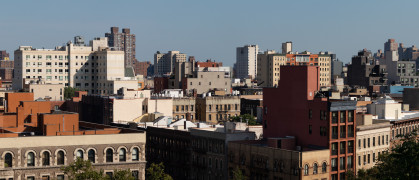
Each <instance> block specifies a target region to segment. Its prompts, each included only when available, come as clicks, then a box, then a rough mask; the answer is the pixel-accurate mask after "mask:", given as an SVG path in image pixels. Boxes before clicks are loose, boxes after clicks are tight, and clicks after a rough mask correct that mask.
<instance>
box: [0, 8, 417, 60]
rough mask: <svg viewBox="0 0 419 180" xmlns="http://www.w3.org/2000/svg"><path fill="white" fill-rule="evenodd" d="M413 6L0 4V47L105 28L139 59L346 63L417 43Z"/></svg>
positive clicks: (58, 40) (49, 44)
mask: <svg viewBox="0 0 419 180" xmlns="http://www.w3.org/2000/svg"><path fill="white" fill-rule="evenodd" d="M418 5H419V1H403V2H400V1H390V0H381V1H372V0H371V1H331V0H330V1H329V0H324V1H321V0H320V1H314V0H308V1H296V0H292V1H279V0H276V1H263V0H261V1H255V0H240V1H239V0H237V1H232V0H231V1H230V0H228V1H226V0H220V1H218V0H212V1H197V0H195V1H193V0H178V1H174V0H171V1H169V0H168V1H163V0H153V1H106V0H101V1H96V0H83V1H77V0H76V1H74V0H73V1H60V0H54V1H53V0H43V1H14V0H13V1H2V3H1V7H2V8H1V10H0V50H4V49H5V50H7V51H9V52H10V53H11V54H12V53H13V51H14V50H15V49H17V48H18V46H19V45H31V46H34V47H36V48H42V47H44V48H54V47H55V46H59V45H63V43H65V42H67V41H69V40H72V39H73V37H74V36H76V35H82V36H84V37H85V39H86V40H90V39H92V38H93V37H99V36H104V34H105V32H109V29H110V27H111V26H119V27H120V28H123V27H129V28H131V32H132V33H134V34H136V37H137V59H139V60H140V61H146V60H148V61H153V54H154V53H155V52H156V51H162V52H167V51H168V50H180V51H181V52H183V53H186V54H188V55H193V56H195V57H196V58H197V59H198V60H200V61H202V60H206V59H209V58H211V59H213V60H216V61H222V62H224V64H226V65H232V64H233V63H234V62H235V58H236V57H235V48H236V47H238V46H243V45H245V44H258V45H259V47H260V49H262V50H266V49H275V50H280V48H281V43H282V42H285V41H293V43H294V50H296V51H304V50H308V51H311V52H314V53H317V52H319V51H331V52H334V53H336V54H337V56H338V58H339V59H341V60H342V61H344V62H349V61H350V58H351V57H352V56H353V55H355V54H356V53H357V52H358V50H360V49H363V48H368V49H370V50H372V51H373V52H375V51H376V50H377V49H382V48H383V43H384V42H385V41H386V40H387V39H388V38H395V39H396V41H397V42H402V43H404V44H405V45H406V46H411V45H413V44H419V43H418V42H419V36H418V35H417V34H418V33H419V24H418V23H417V22H416V21H417V18H418V11H417V8H416V7H418Z"/></svg>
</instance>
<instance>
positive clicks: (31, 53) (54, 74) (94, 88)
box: [13, 38, 138, 95]
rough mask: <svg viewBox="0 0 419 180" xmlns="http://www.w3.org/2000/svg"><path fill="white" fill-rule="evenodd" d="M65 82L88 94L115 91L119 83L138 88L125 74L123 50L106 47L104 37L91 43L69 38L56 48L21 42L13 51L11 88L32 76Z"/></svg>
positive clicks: (123, 85) (66, 84)
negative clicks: (36, 46)
mask: <svg viewBox="0 0 419 180" xmlns="http://www.w3.org/2000/svg"><path fill="white" fill-rule="evenodd" d="M39 79H41V80H43V81H44V82H45V83H48V84H64V85H65V86H70V87H75V88H78V89H80V90H84V91H88V92H89V94H105V95H107V94H114V93H116V92H117V90H118V89H119V88H121V87H127V88H130V89H137V87H138V84H137V83H138V82H137V81H136V80H135V79H134V78H130V77H127V78H125V69H124V52H123V51H112V50H110V49H109V48H108V45H107V39H106V38H95V39H94V40H92V41H90V45H89V46H86V45H77V46H76V45H74V44H73V43H72V42H69V43H67V44H66V45H65V46H62V47H56V48H55V49H35V48H32V46H20V47H19V49H18V50H16V51H15V67H14V78H13V89H16V90H20V89H23V86H24V84H28V83H29V82H30V81H31V80H39Z"/></svg>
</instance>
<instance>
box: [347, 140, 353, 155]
mask: <svg viewBox="0 0 419 180" xmlns="http://www.w3.org/2000/svg"><path fill="white" fill-rule="evenodd" d="M353 152H354V141H348V153H353Z"/></svg>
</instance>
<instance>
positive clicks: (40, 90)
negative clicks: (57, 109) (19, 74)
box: [29, 83, 64, 101]
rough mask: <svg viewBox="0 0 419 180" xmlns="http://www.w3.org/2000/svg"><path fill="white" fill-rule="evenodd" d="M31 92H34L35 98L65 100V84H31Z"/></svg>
mask: <svg viewBox="0 0 419 180" xmlns="http://www.w3.org/2000/svg"><path fill="white" fill-rule="evenodd" d="M29 92H31V93H33V94H34V99H45V100H50V101H63V100H64V85H63V84H42V83H38V84H29Z"/></svg>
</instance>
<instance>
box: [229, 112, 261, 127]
mask: <svg viewBox="0 0 419 180" xmlns="http://www.w3.org/2000/svg"><path fill="white" fill-rule="evenodd" d="M240 118H241V122H244V123H245V122H247V124H248V125H260V124H259V123H257V122H256V118H255V117H254V116H253V115H251V114H243V115H240V116H232V117H230V121H232V122H240Z"/></svg>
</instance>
